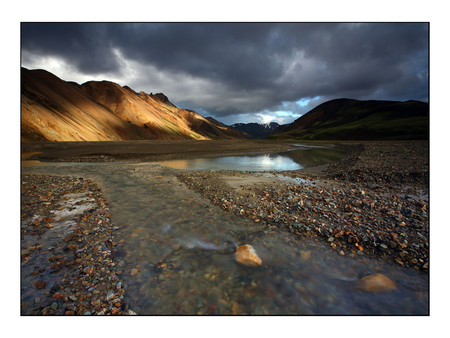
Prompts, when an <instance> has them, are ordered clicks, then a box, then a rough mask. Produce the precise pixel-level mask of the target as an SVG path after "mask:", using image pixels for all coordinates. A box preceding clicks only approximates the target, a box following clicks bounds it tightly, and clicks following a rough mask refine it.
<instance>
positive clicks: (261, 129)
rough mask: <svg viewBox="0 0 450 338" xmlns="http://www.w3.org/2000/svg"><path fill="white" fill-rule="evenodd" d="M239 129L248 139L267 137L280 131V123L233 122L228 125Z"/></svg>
mask: <svg viewBox="0 0 450 338" xmlns="http://www.w3.org/2000/svg"><path fill="white" fill-rule="evenodd" d="M230 127H231V128H232V129H234V130H237V131H239V132H240V133H242V134H243V135H244V136H245V137H247V138H249V139H255V138H260V139H263V138H267V137H268V136H269V135H271V134H273V133H276V132H278V131H280V127H281V126H280V125H279V124H278V123H276V122H270V123H262V124H260V123H235V124H233V125H231V126H230Z"/></svg>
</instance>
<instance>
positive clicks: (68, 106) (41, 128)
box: [21, 68, 244, 141]
mask: <svg viewBox="0 0 450 338" xmlns="http://www.w3.org/2000/svg"><path fill="white" fill-rule="evenodd" d="M21 138H22V141H113V140H140V139H143V140H145V139H164V140H169V139H174V140H176V139H196V140H208V139H233V138H241V139H243V138H244V136H243V135H241V134H240V133H237V132H236V131H235V130H233V129H231V128H228V127H226V126H224V125H222V124H220V123H218V124H216V123H214V122H211V121H210V120H208V119H206V118H204V117H203V116H201V115H199V114H197V113H196V112H195V111H192V110H187V109H181V108H177V107H176V106H175V105H174V104H172V103H171V102H170V101H169V99H168V98H167V97H166V96H165V95H164V94H162V93H158V94H152V93H150V94H146V93H144V92H140V93H137V92H135V91H134V90H133V89H131V88H130V87H128V86H124V87H122V86H120V85H118V84H116V83H113V82H109V81H89V82H86V83H84V84H82V85H79V84H77V83H74V82H66V81H63V80H61V79H59V78H58V77H56V76H55V75H53V74H51V73H49V72H47V71H45V70H28V69H26V68H22V69H21Z"/></svg>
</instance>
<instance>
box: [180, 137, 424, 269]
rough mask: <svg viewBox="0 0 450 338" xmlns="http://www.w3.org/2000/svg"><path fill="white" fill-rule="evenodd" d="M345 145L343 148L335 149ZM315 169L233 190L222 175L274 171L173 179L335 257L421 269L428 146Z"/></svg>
mask: <svg viewBox="0 0 450 338" xmlns="http://www.w3.org/2000/svg"><path fill="white" fill-rule="evenodd" d="M341 146H343V147H346V146H345V145H341ZM347 151H348V156H347V157H346V158H344V159H343V160H341V161H338V162H336V163H332V164H330V165H328V166H327V167H325V168H324V170H322V171H321V172H316V173H315V174H308V171H307V173H304V172H302V171H295V172H284V173H283V175H284V176H287V177H291V178H294V179H297V178H300V179H301V180H302V182H303V183H300V184H299V183H292V182H290V181H285V180H282V181H278V182H273V183H260V184H248V185H246V184H245V180H243V184H242V185H241V186H240V188H239V189H236V188H232V187H231V186H230V185H228V184H227V183H226V182H225V180H224V179H223V177H224V176H227V177H230V176H238V177H241V178H246V177H247V178H251V177H255V176H258V175H259V176H261V175H267V174H270V175H279V174H280V173H275V172H272V173H269V172H266V173H252V172H236V171H204V172H180V173H179V174H178V175H177V176H178V178H179V179H180V180H181V181H182V182H184V183H185V184H187V185H188V186H189V187H190V188H191V189H193V190H195V191H197V192H199V193H201V194H202V195H203V196H205V197H207V198H209V199H210V200H211V201H212V202H213V203H214V204H216V205H220V206H221V207H222V208H223V209H224V210H226V211H229V212H232V213H234V214H236V215H239V216H241V217H248V218H251V219H252V220H253V221H254V222H255V223H260V224H262V225H270V226H273V225H276V226H279V227H283V228H285V229H288V230H289V231H291V232H293V233H295V234H296V235H298V236H299V237H300V238H301V237H303V236H313V237H315V238H317V239H320V240H323V241H325V242H326V243H328V244H329V245H330V247H331V248H333V249H334V250H336V253H337V254H340V255H349V256H355V255H369V256H373V257H378V258H381V259H384V260H389V261H392V262H395V263H397V264H399V265H401V266H405V267H410V268H414V269H418V270H422V271H428V269H429V262H428V254H429V203H428V181H429V179H428V144H427V143H421V142H417V143H416V142H412V143H407V142H400V143H390V142H389V143H383V142H373V143H364V144H351V145H348V146H347Z"/></svg>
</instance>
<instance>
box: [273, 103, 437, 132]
mask: <svg viewBox="0 0 450 338" xmlns="http://www.w3.org/2000/svg"><path fill="white" fill-rule="evenodd" d="M428 137H429V104H428V103H424V102H420V101H406V102H397V101H376V100H370V101H359V100H351V99H336V100H331V101H328V102H324V103H322V104H320V105H319V106H317V107H316V108H314V109H312V110H311V111H309V112H308V113H306V114H305V115H303V116H301V117H300V118H298V119H297V120H295V121H294V122H292V123H291V124H290V125H289V126H287V127H286V128H285V129H284V131H283V132H282V133H278V134H274V135H272V136H270V137H269V138H272V139H303V140H424V139H428Z"/></svg>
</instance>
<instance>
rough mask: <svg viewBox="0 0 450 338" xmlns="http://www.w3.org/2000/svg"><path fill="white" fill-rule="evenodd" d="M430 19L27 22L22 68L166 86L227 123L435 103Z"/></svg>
mask: <svg viewBox="0 0 450 338" xmlns="http://www.w3.org/2000/svg"><path fill="white" fill-rule="evenodd" d="M428 28H429V27H428V24H427V23H405V22H402V23H36V22H33V23H26V22H25V23H22V24H21V65H22V66H23V67H26V68H29V69H36V68H41V69H46V70H48V71H50V72H52V73H54V74H55V75H57V76H58V77H60V78H62V79H63V80H66V81H75V82H78V83H83V82H85V81H89V80H109V81H114V82H117V83H119V84H120V85H128V86H130V87H131V88H133V89H134V90H136V91H144V92H147V93H150V92H153V93H156V92H163V93H164V94H166V95H167V96H168V97H169V99H170V101H171V102H173V103H174V104H175V105H177V106H178V107H180V108H190V109H194V110H196V111H197V112H199V113H200V114H202V115H204V116H213V117H215V118H217V119H218V120H219V121H222V122H224V123H226V124H232V123H237V122H270V121H277V122H279V123H289V122H292V121H293V120H294V119H296V118H298V117H299V116H301V115H302V114H304V113H306V112H307V111H309V110H310V109H312V108H314V107H315V106H317V105H318V104H320V103H322V102H325V101H327V100H330V99H335V98H342V97H345V98H354V99H362V100H365V99H380V100H400V101H404V100H410V99H414V100H421V101H428V68H429V67H428V63H429V60H428V55H429V54H428V46H429V41H428Z"/></svg>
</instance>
